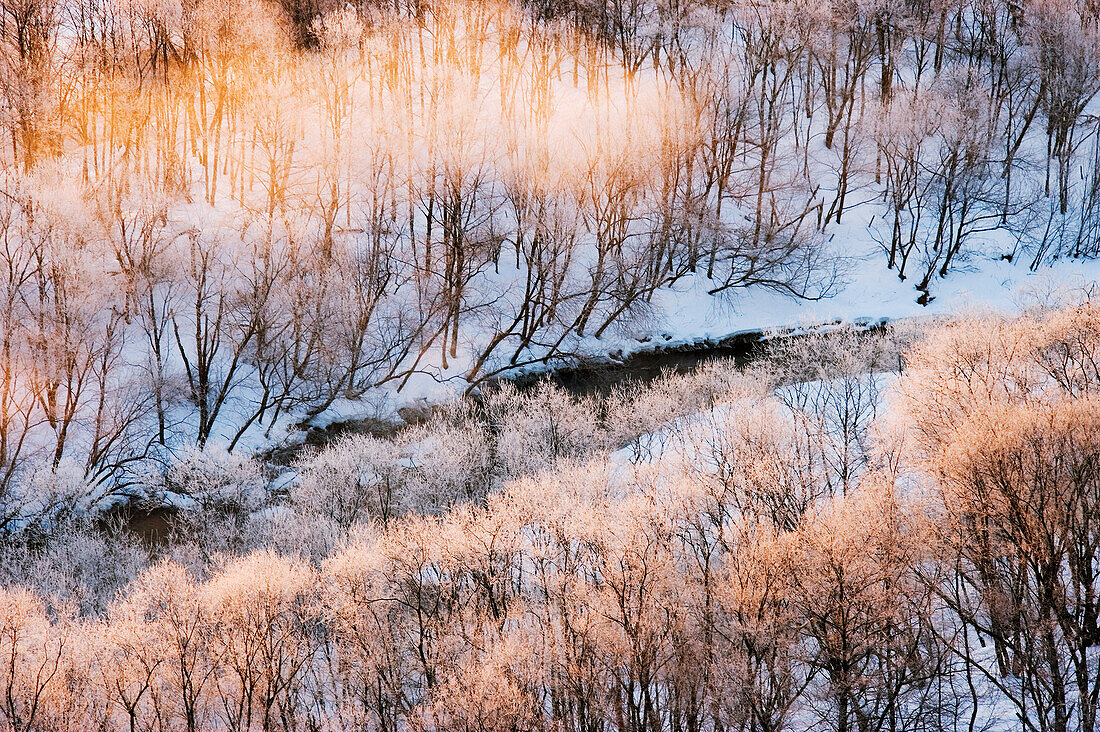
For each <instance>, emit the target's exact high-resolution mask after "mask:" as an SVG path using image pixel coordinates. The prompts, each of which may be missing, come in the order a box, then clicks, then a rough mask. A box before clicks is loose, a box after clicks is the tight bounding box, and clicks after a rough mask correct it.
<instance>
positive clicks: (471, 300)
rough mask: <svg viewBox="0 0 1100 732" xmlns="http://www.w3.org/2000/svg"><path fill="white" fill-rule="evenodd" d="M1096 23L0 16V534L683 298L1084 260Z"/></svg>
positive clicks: (825, 294) (951, 1) (288, 7)
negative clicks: (64, 499)
mask: <svg viewBox="0 0 1100 732" xmlns="http://www.w3.org/2000/svg"><path fill="white" fill-rule="evenodd" d="M280 3H281V4H280ZM1098 13H1100V10H1098V8H1097V7H1096V5H1095V4H1094V3H1091V2H1085V1H1082V2H1070V1H1066V0H1028V1H1027V2H1024V3H1022V4H1021V3H1016V2H1009V1H1007V0H934V1H933V0H929V1H927V2H909V0H905V1H902V0H867V2H863V1H862V0H860V1H859V2H845V1H842V0H838V1H837V2H833V3H822V2H817V1H816V0H813V1H809V0H807V1H806V2H798V1H796V0H782V1H780V0H776V1H775V2H770V1H768V2H725V1H724V0H723V1H720V0H707V1H703V0H629V1H626V0H614V1H612V0H607V1H604V0H599V1H595V0H584V1H581V0H577V1H576V2H574V1H570V0H562V1H555V2H534V1H532V2H519V0H509V1H501V2H463V1H462V0H431V1H429V0H408V1H407V2H406V1H403V0H401V1H399V0H394V1H393V2H383V1H382V0H362V1H361V2H359V4H348V5H345V6H342V7H328V6H326V5H324V0H280V2H275V1H274V0H194V1H192V0H186V1H183V2H180V1H177V0H155V1H154V0H66V2H62V0H3V4H0V45H2V47H3V50H2V53H0V62H2V66H0V128H2V129H3V131H4V133H5V134H4V135H3V137H4V145H3V146H0V166H2V174H0V274H2V276H0V288H2V289H0V334H2V335H3V338H2V340H0V376H2V379H0V496H3V497H4V499H3V504H4V506H7V508H6V510H3V512H2V514H0V526H2V525H5V524H7V523H12V522H15V523H18V522H19V521H22V520H23V515H24V514H25V513H27V511H24V510H23V509H22V508H19V506H22V505H23V504H26V503H28V502H33V501H34V500H35V498H34V496H33V495H28V492H27V490H26V488H25V487H26V486H28V485H31V484H32V483H34V482H35V481H38V482H42V481H47V482H48V481H54V482H58V481H60V482H62V483H65V482H70V483H72V482H80V483H83V484H84V485H85V486H86V489H87V490H85V493H86V494H87V495H88V498H87V501H88V502H90V503H92V504H94V505H97V506H102V505H105V504H110V503H112V502H117V501H118V500H120V499H121V498H125V497H128V496H137V495H140V494H142V493H143V488H142V486H143V484H145V483H148V482H149V475H150V474H164V473H165V472H166V471H168V470H170V469H171V467H172V465H174V464H175V463H177V462H179V460H180V459H181V456H185V455H186V454H188V453H190V452H191V451H193V450H196V449H197V450H202V449H204V448H205V447H206V446H208V445H210V446H211V447H215V448H217V449H221V450H228V451H230V452H241V451H243V452H245V453H246V454H251V453H252V452H254V451H255V450H256V449H258V448H262V447H263V446H265V445H267V444H270V443H272V442H276V441H278V440H280V439H282V438H283V436H285V435H286V434H287V432H288V431H291V432H292V431H293V428H294V426H295V425H300V424H305V425H308V424H312V423H314V422H317V421H318V420H320V421H323V420H325V419H328V418H329V417H328V415H331V414H332V413H333V411H334V410H339V409H340V408H341V406H342V405H346V404H349V403H351V404H354V403H363V402H367V401H370V400H372V399H379V398H381V397H379V396H378V395H379V394H392V393H394V392H395V391H398V390H401V389H412V388H413V386H410V384H413V385H416V384H418V383H421V382H420V381H418V380H419V379H422V378H429V379H430V378H434V379H436V380H438V381H441V382H443V383H445V384H449V385H451V386H452V387H453V388H458V389H459V390H464V389H465V390H472V391H476V390H477V389H478V388H479V386H480V385H481V384H483V383H484V382H485V381H486V380H487V379H490V378H492V377H494V376H498V375H503V376H508V375H509V374H511V373H515V372H516V370H517V369H524V368H541V367H544V366H545V365H547V364H553V363H560V362H564V361H568V360H569V359H570V358H571V357H573V356H576V355H578V354H583V353H587V352H590V351H591V350H592V349H593V348H595V349H596V350H599V349H600V348H601V346H600V344H601V343H602V342H606V341H607V339H608V338H609V337H611V336H612V335H613V334H615V333H616V332H620V331H622V329H624V328H629V327H631V324H632V323H638V322H645V321H647V320H649V321H654V320H656V321H660V319H661V318H662V317H664V316H663V314H662V312H661V311H660V309H659V308H657V306H656V305H654V302H655V298H660V297H661V296H662V294H663V293H665V292H670V291H671V292H675V290H674V289H673V288H675V287H678V286H680V285H681V284H683V283H684V282H688V281H690V282H693V283H695V286H696V287H697V288H698V289H700V290H702V291H703V292H705V293H709V295H710V296H712V297H713V298H714V299H716V300H719V301H725V302H728V303H730V307H738V306H739V304H742V303H745V302H750V301H751V300H752V299H753V298H754V297H757V296H758V294H759V293H761V292H766V291H771V292H780V293H785V294H787V295H789V296H790V297H792V298H800V299H807V300H815V299H823V298H825V299H827V298H829V297H830V296H831V295H833V294H834V293H835V292H836V291H837V288H838V287H839V286H840V284H841V283H842V282H844V281H847V280H850V279H851V278H852V277H853V275H854V274H858V273H860V272H863V273H870V274H869V275H867V276H871V277H881V278H892V277H897V278H900V279H899V281H904V282H905V283H906V285H905V286H906V287H909V286H910V285H912V286H913V287H914V288H915V289H913V290H912V291H911V296H912V298H914V299H917V300H919V301H921V302H929V301H930V300H931V299H933V298H934V297H935V292H936V288H937V287H938V286H939V284H940V283H941V282H943V281H944V280H945V278H949V277H950V276H951V275H952V274H953V273H955V272H957V271H958V270H966V269H968V268H973V267H977V266H981V263H982V262H985V261H987V260H998V261H999V260H1009V261H1013V262H1015V263H1017V265H1018V266H1019V267H1021V268H1028V267H1032V268H1035V269H1040V268H1043V267H1045V266H1046V265H1047V263H1049V262H1051V261H1054V260H1059V259H1063V260H1064V259H1079V260H1085V259H1090V258H1093V257H1094V256H1095V255H1096V254H1097V253H1100V135H1098V134H1097V127H1098V123H1100V117H1098V116H1097V114H1096V112H1097V108H1096V107H1097V105H1096V103H1095V100H1096V96H1097V92H1098V91H1100V54H1098V53H1097V49H1098V48H1100V46H1098V43H1100V29H1098V25H1097V17H1098ZM864 244H869V245H870V253H869V254H868V255H867V256H866V257H863V258H853V257H851V256H847V253H849V252H850V251H851V250H853V248H858V247H859V246H862V245H864ZM860 251H862V250H860ZM673 296H674V297H675V296H676V295H675V294H674V295H673ZM871 315H875V313H871ZM425 375H428V376H425ZM456 384H457V385H458V386H457V387H454V385H456ZM57 475H61V476H62V478H55V477H51V476H57Z"/></svg>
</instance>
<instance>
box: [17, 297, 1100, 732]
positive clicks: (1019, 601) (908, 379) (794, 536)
mask: <svg viewBox="0 0 1100 732" xmlns="http://www.w3.org/2000/svg"><path fill="white" fill-rule="evenodd" d="M1098 362H1100V310H1098V309H1097V307H1096V306H1095V305H1094V304H1093V303H1091V302H1088V301H1083V302H1078V303H1077V304H1067V305H1066V306H1065V307H1061V308H1049V307H1048V308H1040V307H1036V308H1034V309H1032V310H1030V311H1029V312H1028V313H1027V314H1025V315H1022V316H1018V317H1015V318H1006V317H1003V316H982V317H978V316H972V317H968V318H964V319H957V320H951V321H948V322H943V323H939V324H936V325H935V326H933V327H920V328H912V327H898V328H892V329H890V330H888V331H886V332H875V333H871V334H856V333H852V332H851V331H843V330H842V331H838V332H837V333H833V334H829V335H814V336H808V337H806V338H804V339H801V340H782V341H775V342H773V343H772V344H771V345H770V346H769V349H768V354H767V359H766V360H765V361H763V362H762V365H760V366H757V367H755V368H752V369H741V368H737V367H734V366H733V365H732V364H728V363H721V362H717V363H712V364H709V365H707V366H705V367H703V368H701V369H698V370H696V371H694V372H693V373H691V374H688V375H679V376H674V375H669V376H666V377H664V378H662V379H658V380H657V381H654V382H652V383H648V384H644V385H640V384H634V385H630V386H626V387H623V388H621V389H617V390H615V391H614V393H612V394H611V395H609V396H605V397H578V396H572V395H570V394H569V393H568V392H565V391H564V390H562V389H561V388H559V387H555V386H552V385H550V384H546V383H544V384H543V385H541V386H539V387H537V388H535V389H531V390H527V391H520V390H517V389H516V388H515V387H511V386H504V387H502V388H501V389H499V390H497V391H494V392H492V393H491V394H489V395H487V396H486V397H485V399H484V400H483V401H482V402H480V403H475V402H471V401H469V400H465V401H457V402H454V403H453V404H451V405H450V406H448V407H446V408H442V409H439V410H437V411H436V412H435V414H434V416H433V417H432V418H431V419H430V420H429V421H427V422H425V423H422V424H420V425H418V426H416V427H413V428H410V429H409V430H407V431H405V432H402V433H399V434H397V435H395V436H393V437H390V438H381V437H373V436H368V435H347V436H345V437H343V438H341V439H340V440H338V441H337V442H335V443H334V444H332V445H330V446H329V447H327V448H325V449H323V450H320V451H316V452H313V453H309V454H305V455H303V456H302V457H301V459H300V462H299V463H298V465H297V469H298V470H297V476H298V477H297V480H295V481H294V482H292V483H290V484H289V485H287V486H285V488H284V490H283V491H281V492H278V493H274V494H272V493H267V492H265V483H264V480H263V477H262V475H261V470H262V466H260V465H258V464H257V463H256V462H255V461H248V460H244V459H234V460H229V459H223V461H222V462H220V463H215V462H214V461H212V460H210V459H204V460H192V461H191V462H190V463H188V464H187V465H186V466H185V467H181V468H179V469H177V471H176V472H175V473H174V475H173V477H172V480H173V481H175V482H176V483H178V484H184V483H185V484H187V485H188V487H189V494H190V495H191V496H193V497H194V501H195V505H193V506H191V507H190V508H189V509H187V510H185V511H181V512H180V513H179V514H178V516H176V517H175V518H174V519H173V520H172V521H171V524H170V525H171V530H170V532H169V534H168V535H167V536H163V537H160V539H159V540H158V541H156V542H155V543H154V544H149V543H148V542H143V541H142V540H141V539H139V538H137V537H136V536H135V535H134V534H133V533H131V532H128V531H126V530H124V529H123V528H121V527H118V526H114V527H112V526H110V525H106V526H105V525H103V524H95V523H89V522H88V521H87V519H82V518H81V517H79V516H73V517H70V518H68V519H67V520H66V521H65V522H64V523H63V524H59V525H54V526H53V527H52V530H51V531H40V532H38V534H37V535H36V536H35V537H31V536H27V535H24V536H23V538H22V540H20V541H9V542H7V543H5V544H4V545H3V556H2V558H0V571H2V572H3V582H2V583H0V584H2V586H3V587H4V589H2V590H0V720H2V722H3V724H5V725H7V728H9V729H13V730H96V729H104V730H115V729H117V730H126V729H129V730H188V731H191V730H200V729H201V730H207V729H210V730H217V729H226V730H264V731H265V732H267V731H268V730H351V729H361V730H456V731H458V730H461V731H463V732H472V731H474V730H477V731H479V732H497V731H499V732H525V731H531V732H536V731H541V730H573V731H576V732H592V731H598V732H604V731H607V732H610V731H612V730H616V731H619V730H621V731H623V732H627V731H629V732H654V731H656V730H669V731H676V732H680V731H683V732H694V731H700V732H702V731H710V730H741V731H745V732H748V731H749V730H752V731H755V732H763V731H766V730H768V731H777V732H778V731H780V730H791V731H792V732H803V731H808V730H838V731H840V732H869V731H871V730H881V731H883V732H885V731H887V730H889V731H890V732H895V731H897V730H929V731H933V730H935V731H941V730H944V731H945V730H953V731H955V730H968V731H973V730H988V729H1024V730H1034V731H1042V732H1047V731H1051V732H1066V731H1067V730H1074V731H1077V730H1093V729H1096V714H1097V704H1096V700H1097V698H1098V696H1100V670H1098V662H1100V659H1098V657H1097V654H1096V652H1095V646H1096V644H1097V642H1098V640H1097V639H1098V635H1097V618H1098V617H1100V596H1098V595H1097V592H1096V588H1097V579H1096V571H1097V567H1098V566H1100V557H1098V552H1100V459H1098V456H1100V445H1098V444H1097V440H1100V425H1098V423H1097V421H1098V420H1100V409H1098V405H1097V399H1098V398H1100V396H1098V395H1100V370H1098V368H1097V363H1098ZM899 365H900V366H902V368H901V370H900V372H899ZM223 458H228V456H227V455H225V456H223Z"/></svg>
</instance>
